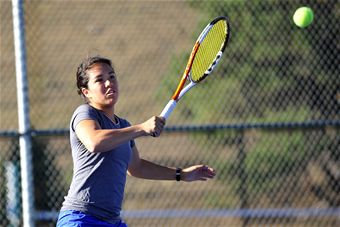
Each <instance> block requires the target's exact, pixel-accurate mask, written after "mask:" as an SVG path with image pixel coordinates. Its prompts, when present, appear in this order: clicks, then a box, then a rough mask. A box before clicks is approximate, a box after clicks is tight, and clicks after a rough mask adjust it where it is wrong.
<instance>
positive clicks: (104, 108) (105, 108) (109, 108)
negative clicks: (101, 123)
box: [89, 103, 115, 120]
mask: <svg viewBox="0 0 340 227" xmlns="http://www.w3.org/2000/svg"><path fill="white" fill-rule="evenodd" d="M89 105H90V106H92V107H94V108H96V109H97V110H100V111H102V112H103V113H104V114H105V115H106V116H108V117H109V118H110V119H112V120H115V117H114V116H115V111H114V106H98V105H93V104H92V103H89Z"/></svg>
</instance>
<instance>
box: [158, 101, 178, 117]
mask: <svg viewBox="0 0 340 227" xmlns="http://www.w3.org/2000/svg"><path fill="white" fill-rule="evenodd" d="M176 105H177V102H176V101H175V100H173V99H171V100H170V101H169V102H168V104H166V106H165V107H164V109H163V111H162V113H161V114H160V116H161V117H164V118H165V119H168V117H169V116H170V114H171V113H172V111H173V110H174V109H175V107H176Z"/></svg>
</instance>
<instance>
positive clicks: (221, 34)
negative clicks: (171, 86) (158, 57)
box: [160, 16, 230, 119]
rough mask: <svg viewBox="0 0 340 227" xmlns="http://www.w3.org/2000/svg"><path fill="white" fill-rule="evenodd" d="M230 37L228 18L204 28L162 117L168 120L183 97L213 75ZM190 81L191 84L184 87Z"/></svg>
mask: <svg viewBox="0 0 340 227" xmlns="http://www.w3.org/2000/svg"><path fill="white" fill-rule="evenodd" d="M229 37H230V26H229V22H228V18H227V17H224V16H221V17H217V18H215V19H214V20H213V21H211V22H210V23H209V24H208V25H207V26H206V27H205V28H204V30H203V31H202V33H201V34H200V36H199V37H198V39H197V40H196V43H195V45H194V47H193V48H192V51H191V54H190V57H189V60H188V63H187V65H186V68H185V70H184V73H183V76H182V78H181V80H180V82H179V84H178V86H177V89H176V91H175V93H174V95H173V96H172V98H171V100H170V101H169V102H168V104H167V105H166V106H165V107H164V109H163V111H162V113H161V114H160V116H161V117H164V118H165V119H167V118H168V117H169V116H170V114H171V113H172V111H173V110H174V109H175V107H176V105H177V102H178V101H179V100H180V99H181V98H182V97H183V95H184V94H185V93H187V92H188V91H189V90H190V89H191V88H192V87H194V86H195V85H197V84H198V83H199V82H201V81H202V80H203V79H205V78H206V77H207V76H208V75H210V74H211V72H212V71H213V70H214V68H215V67H216V65H217V64H218V62H219V61H220V59H221V57H222V54H223V52H224V50H225V47H226V45H227V43H228V41H229ZM188 79H189V84H187V85H186V86H185V87H184V85H185V83H186V82H187V81H188Z"/></svg>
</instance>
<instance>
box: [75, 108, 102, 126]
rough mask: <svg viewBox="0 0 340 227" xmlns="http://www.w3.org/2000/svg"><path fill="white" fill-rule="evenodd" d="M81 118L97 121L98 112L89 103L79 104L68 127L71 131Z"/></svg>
mask: <svg viewBox="0 0 340 227" xmlns="http://www.w3.org/2000/svg"><path fill="white" fill-rule="evenodd" d="M83 120H95V121H98V114H97V113H96V111H95V110H94V109H93V108H91V107H90V106H89V105H81V106H79V107H78V108H77V109H76V110H75V111H74V114H73V116H72V120H71V125H70V128H71V129H72V131H75V128H76V126H77V125H78V124H79V122H81V121H83Z"/></svg>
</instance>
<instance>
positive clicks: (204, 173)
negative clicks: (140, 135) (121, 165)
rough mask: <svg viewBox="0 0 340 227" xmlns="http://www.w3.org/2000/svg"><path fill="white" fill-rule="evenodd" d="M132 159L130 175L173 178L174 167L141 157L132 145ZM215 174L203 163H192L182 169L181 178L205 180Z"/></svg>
mask: <svg viewBox="0 0 340 227" xmlns="http://www.w3.org/2000/svg"><path fill="white" fill-rule="evenodd" d="M132 155H133V156H132V160H131V163H130V165H129V169H128V174H129V175H130V176H134V177H138V178H143V179H150V180H175V179H176V168H173V167H165V166H161V165H158V164H156V163H153V162H150V161H147V160H144V159H141V158H140V157H139V153H138V150H137V148H136V146H135V147H133V154H132ZM214 176H215V170H214V169H212V168H210V167H208V166H205V165H194V166H190V167H187V168H184V169H183V170H182V174H181V180H183V181H186V182H190V181H197V180H200V181H206V180H207V179H209V178H213V177H214Z"/></svg>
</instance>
